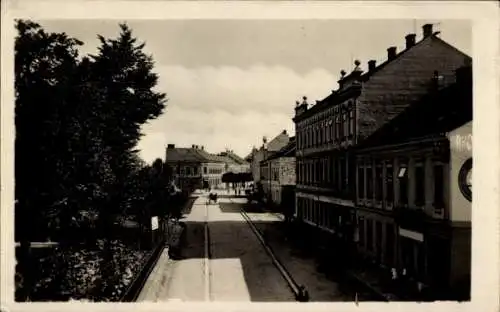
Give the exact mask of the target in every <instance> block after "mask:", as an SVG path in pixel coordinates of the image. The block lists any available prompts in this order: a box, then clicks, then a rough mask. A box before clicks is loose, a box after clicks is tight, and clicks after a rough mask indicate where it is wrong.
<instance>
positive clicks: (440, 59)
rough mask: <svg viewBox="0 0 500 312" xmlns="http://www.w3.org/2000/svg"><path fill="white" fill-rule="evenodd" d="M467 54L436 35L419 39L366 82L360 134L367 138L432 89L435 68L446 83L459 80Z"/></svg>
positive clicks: (360, 105)
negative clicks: (423, 39) (457, 74)
mask: <svg viewBox="0 0 500 312" xmlns="http://www.w3.org/2000/svg"><path fill="white" fill-rule="evenodd" d="M465 62H466V60H465V55H464V54H462V53H460V52H459V51H457V50H455V49H454V48H453V47H450V46H446V45H445V44H443V43H441V42H439V41H438V40H436V39H433V38H427V39H426V40H425V41H423V42H421V43H417V45H416V46H414V47H413V48H412V49H410V50H408V51H407V52H405V54H403V55H402V56H400V57H398V58H397V59H395V60H394V61H392V62H390V63H388V64H387V65H386V66H385V67H384V68H383V69H382V70H380V71H379V72H377V73H376V74H374V75H373V76H372V77H370V78H369V80H368V81H366V82H364V83H363V92H362V93H361V95H360V96H359V98H358V100H357V105H356V110H357V112H356V114H357V116H359V118H358V120H357V128H358V129H359V132H358V138H365V137H367V136H368V135H369V134H371V133H373V132H374V131H375V130H376V129H378V128H379V127H381V126H382V125H383V124H385V123H387V122H388V121H389V120H391V119H392V118H393V117H395V116H396V115H397V114H399V113H400V112H402V111H403V110H404V109H405V108H406V107H407V105H409V103H412V102H413V101H414V100H416V99H418V98H420V97H421V96H423V95H424V94H426V93H427V92H428V91H429V88H430V85H431V83H432V78H433V76H434V71H438V74H439V75H441V76H443V79H444V80H443V83H444V84H445V85H447V84H450V83H453V82H455V72H454V71H455V70H456V69H457V68H459V67H461V66H463V65H464V64H465Z"/></svg>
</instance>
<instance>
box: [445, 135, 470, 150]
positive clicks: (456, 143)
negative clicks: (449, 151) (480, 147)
mask: <svg viewBox="0 0 500 312" xmlns="http://www.w3.org/2000/svg"><path fill="white" fill-rule="evenodd" d="M450 141H451V144H453V149H454V150H457V151H459V152H471V151H472V134H466V135H461V134H457V135H455V138H453V139H452V140H450Z"/></svg>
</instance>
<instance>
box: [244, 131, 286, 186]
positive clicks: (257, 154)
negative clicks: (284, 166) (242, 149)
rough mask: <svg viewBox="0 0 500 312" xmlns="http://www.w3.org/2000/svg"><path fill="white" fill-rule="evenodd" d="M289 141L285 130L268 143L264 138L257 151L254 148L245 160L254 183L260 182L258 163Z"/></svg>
mask: <svg viewBox="0 0 500 312" xmlns="http://www.w3.org/2000/svg"><path fill="white" fill-rule="evenodd" d="M289 140H290V137H289V136H288V133H287V132H286V130H283V131H282V132H281V133H280V134H278V135H277V136H276V137H275V138H274V139H272V140H271V141H270V142H267V138H266V137H264V138H263V139H262V146H261V147H260V148H259V149H257V148H254V149H253V150H252V152H251V155H249V156H247V159H248V160H249V161H250V170H251V171H252V177H253V181H254V182H256V183H257V182H260V180H261V178H260V162H261V161H262V160H264V159H266V158H267V157H269V156H270V155H271V154H273V153H276V152H277V151H279V150H280V149H282V148H283V147H285V146H286V145H287V144H288V141H289Z"/></svg>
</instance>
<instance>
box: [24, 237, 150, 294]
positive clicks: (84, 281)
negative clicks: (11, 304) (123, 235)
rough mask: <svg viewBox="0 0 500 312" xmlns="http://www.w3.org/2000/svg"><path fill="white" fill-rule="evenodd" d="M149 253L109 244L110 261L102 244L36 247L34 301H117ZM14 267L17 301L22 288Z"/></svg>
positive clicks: (114, 242) (112, 243)
mask: <svg viewBox="0 0 500 312" xmlns="http://www.w3.org/2000/svg"><path fill="white" fill-rule="evenodd" d="M149 255H150V251H143V250H134V249H131V248H128V247H126V246H125V245H124V244H123V243H120V242H118V241H112V242H111V261H108V260H106V257H105V255H104V242H103V241H99V242H98V244H97V248H96V249H80V250H78V249H76V248H70V249H67V250H63V249H60V248H53V249H49V248H39V249H38V250H36V251H35V252H34V253H33V254H32V259H31V260H32V261H31V263H32V265H33V266H34V267H33V268H32V272H35V274H36V273H38V274H36V275H34V276H33V288H32V290H31V296H30V299H31V300H33V301H66V300H70V299H76V300H81V299H87V300H90V301H119V300H120V298H121V296H122V295H123V294H124V293H125V291H126V289H127V288H128V287H129V286H130V284H131V283H132V281H133V277H134V276H135V275H136V274H137V273H139V271H140V270H141V269H142V266H143V265H144V264H145V263H146V261H147V257H148V256H149ZM23 273H25V272H20V270H19V268H17V272H16V290H17V291H16V294H17V295H16V300H18V301H19V300H22V298H19V297H20V294H21V293H22V290H23V289H22V288H23V287H25V284H24V279H23Z"/></svg>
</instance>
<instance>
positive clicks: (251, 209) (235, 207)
mask: <svg viewBox="0 0 500 312" xmlns="http://www.w3.org/2000/svg"><path fill="white" fill-rule="evenodd" d="M219 208H220V211H222V212H224V213H239V212H240V211H241V209H243V210H245V211H246V212H248V213H265V212H266V211H264V210H263V209H262V207H261V206H260V205H258V204H253V203H247V202H245V203H227V202H220V203H219Z"/></svg>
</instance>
